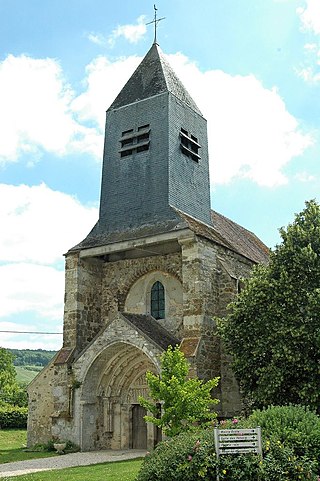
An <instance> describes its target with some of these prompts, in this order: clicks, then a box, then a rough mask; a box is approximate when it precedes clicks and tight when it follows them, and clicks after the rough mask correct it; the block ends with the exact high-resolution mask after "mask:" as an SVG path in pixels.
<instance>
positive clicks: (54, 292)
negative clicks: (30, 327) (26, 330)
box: [0, 263, 64, 321]
mask: <svg viewBox="0 0 320 481" xmlns="http://www.w3.org/2000/svg"><path fill="white" fill-rule="evenodd" d="M0 278H1V279H5V282H4V283H3V284H2V286H1V290H0V306H1V308H0V309H1V317H8V316H10V315H12V314H17V313H22V312H25V311H29V312H30V311H32V312H34V313H36V314H35V317H36V316H41V317H43V318H44V319H46V321H52V320H56V319H62V315H63V285H64V272H63V271H58V270H57V269H55V268H54V267H50V266H41V265H35V264H28V263H16V264H6V265H2V266H0Z"/></svg>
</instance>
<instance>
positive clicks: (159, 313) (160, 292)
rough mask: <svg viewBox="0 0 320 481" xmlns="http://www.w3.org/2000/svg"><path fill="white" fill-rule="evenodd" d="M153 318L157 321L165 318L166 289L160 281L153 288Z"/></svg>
mask: <svg viewBox="0 0 320 481" xmlns="http://www.w3.org/2000/svg"><path fill="white" fill-rule="evenodd" d="M151 316H152V317H154V318H155V319H164V317H165V298H164V287H163V285H162V284H161V282H159V281H157V282H155V283H154V284H153V286H152V287H151Z"/></svg>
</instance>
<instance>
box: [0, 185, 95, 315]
mask: <svg viewBox="0 0 320 481" xmlns="http://www.w3.org/2000/svg"><path fill="white" fill-rule="evenodd" d="M97 217H98V213H97V209H95V208H88V207H85V206H83V205H81V204H80V203H79V202H78V201H77V200H76V199H75V198H73V197H71V196H70V195H67V194H64V193H62V192H58V191H53V190H51V189H49V187H47V186H46V185H45V184H41V185H38V186H32V187H29V186H27V185H20V186H12V185H6V184H0V218H1V231H0V261H2V262H32V263H37V264H53V263H55V262H57V261H61V260H62V259H63V258H62V255H63V254H64V253H65V252H66V251H67V250H68V249H69V248H71V247H72V246H73V245H75V244H76V243H78V242H80V240H82V239H83V238H84V237H85V236H86V235H87V234H88V232H89V230H90V229H91V228H92V227H93V225H94V223H95V222H96V220H97ZM0 309H1V304H0Z"/></svg>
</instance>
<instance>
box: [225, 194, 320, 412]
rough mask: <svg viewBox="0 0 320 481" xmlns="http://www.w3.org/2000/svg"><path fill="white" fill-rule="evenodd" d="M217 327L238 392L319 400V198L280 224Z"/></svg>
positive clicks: (281, 401)
mask: <svg viewBox="0 0 320 481" xmlns="http://www.w3.org/2000/svg"><path fill="white" fill-rule="evenodd" d="M280 234H281V237H282V243H281V244H279V245H278V246H276V248H275V250H274V251H273V252H271V255H270V262H269V264H268V265H266V266H263V265H260V266H258V267H257V268H256V269H255V270H254V272H253V275H252V277H251V278H250V279H249V280H248V281H247V282H246V284H245V288H244V289H243V290H242V292H241V294H240V295H239V296H238V297H237V298H236V300H235V301H234V302H233V303H232V304H231V306H230V311H229V315H228V316H227V318H226V319H224V320H223V321H221V323H220V328H221V334H222V337H223V339H224V341H225V343H226V346H227V349H228V350H229V352H230V353H231V354H232V356H233V360H234V362H233V369H234V372H235V375H236V377H237V379H238V380H239V382H240V385H241V387H242V390H243V392H244V395H245V396H246V397H248V398H249V399H252V400H253V402H254V405H255V406H256V407H262V406H267V405H271V404H277V405H285V404H289V403H293V404H305V405H308V406H311V407H313V408H317V409H319V405H320V206H319V204H318V203H317V202H316V201H314V200H311V201H309V202H306V206H305V209H304V210H303V211H302V212H301V213H300V214H297V215H296V217H295V219H294V222H293V223H292V224H289V225H288V227H287V228H286V229H284V228H282V229H280Z"/></svg>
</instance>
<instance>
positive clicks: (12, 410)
mask: <svg viewBox="0 0 320 481" xmlns="http://www.w3.org/2000/svg"><path fill="white" fill-rule="evenodd" d="M27 418H28V408H21V407H19V406H11V405H5V406H0V428H1V429H5V428H26V427H27Z"/></svg>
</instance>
